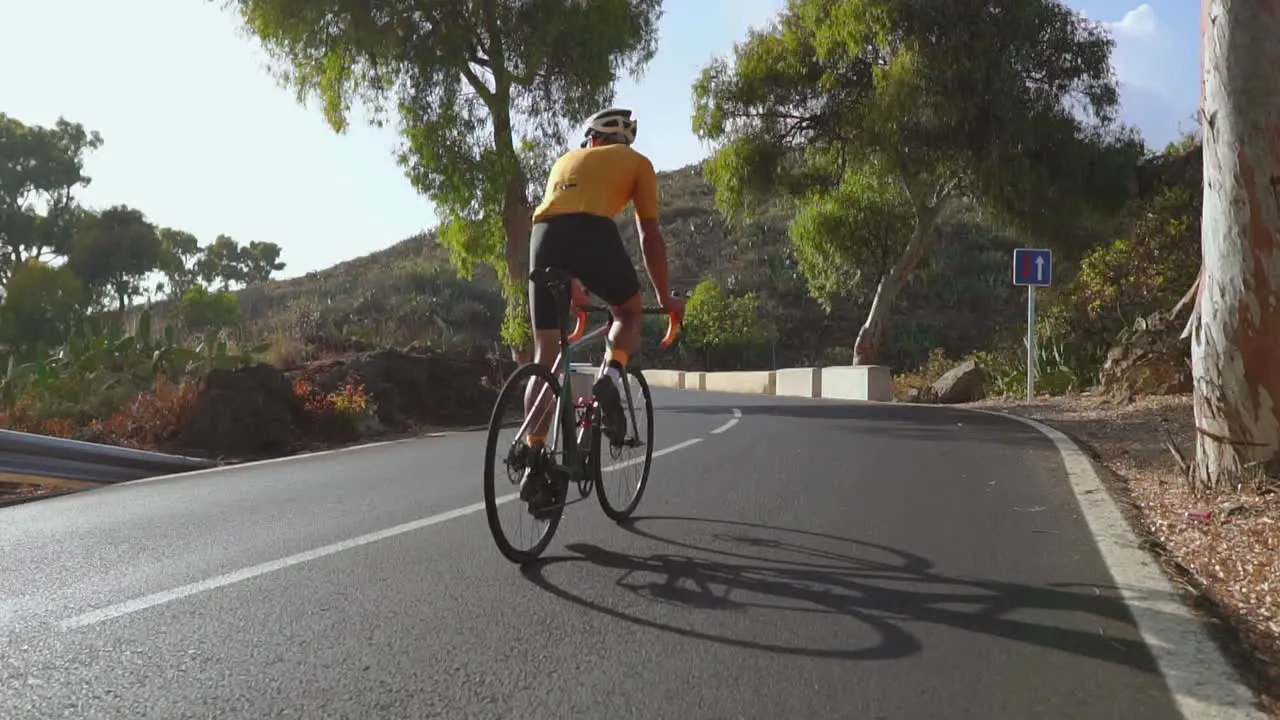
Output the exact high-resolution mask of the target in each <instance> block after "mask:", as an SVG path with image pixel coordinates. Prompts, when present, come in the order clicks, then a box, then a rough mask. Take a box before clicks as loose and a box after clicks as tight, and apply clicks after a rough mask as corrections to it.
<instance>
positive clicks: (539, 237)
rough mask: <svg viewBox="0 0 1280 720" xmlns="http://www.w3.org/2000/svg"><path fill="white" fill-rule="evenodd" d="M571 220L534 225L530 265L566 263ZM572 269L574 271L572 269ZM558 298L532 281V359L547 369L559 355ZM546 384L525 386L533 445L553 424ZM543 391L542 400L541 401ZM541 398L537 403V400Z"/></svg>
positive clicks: (529, 436)
mask: <svg viewBox="0 0 1280 720" xmlns="http://www.w3.org/2000/svg"><path fill="white" fill-rule="evenodd" d="M572 229H573V228H572V223H571V222H568V221H567V220H566V218H563V217H560V218H552V219H550V220H547V221H545V222H540V223H537V224H535V225H534V226H533V231H532V232H531V233H530V235H529V269H530V270H533V269H535V268H540V267H555V268H562V269H565V270H568V268H567V267H565V264H566V262H565V261H566V258H567V256H569V254H570V253H571V252H572V250H573V243H572V242H569V240H570V239H571V237H572V232H571V231H572ZM570 272H572V271H570ZM557 312H558V311H557V308H556V298H555V296H554V295H552V293H551V291H550V290H548V289H547V288H545V287H541V286H538V285H535V284H534V283H533V282H532V281H530V282H529V320H530V323H531V324H532V327H533V360H534V362H536V363H538V364H539V365H542V366H543V367H545V368H547V369H548V370H550V369H551V367H552V366H553V365H555V362H556V360H557V359H559V357H560V331H559V329H558V328H559V322H560V318H559V317H557ZM544 387H545V386H544V385H542V384H541V383H537V382H531V383H529V387H527V388H525V397H524V410H525V417H530V416H531V413H535V411H536V414H534V415H532V417H533V421H532V422H531V423H530V424H529V429H528V434H527V435H526V436H525V442H526V443H528V444H529V445H530V446H531V447H532V446H535V445H541V444H542V442H543V440H544V439H545V438H546V436H547V432H548V430H549V429H550V427H551V419H552V418H551V416H552V411H553V409H554V408H555V400H556V399H555V398H554V397H552V396H551V393H549V392H543V388H544ZM539 395H541V402H538V400H539ZM535 402H538V407H537V408H535V407H534V403H535Z"/></svg>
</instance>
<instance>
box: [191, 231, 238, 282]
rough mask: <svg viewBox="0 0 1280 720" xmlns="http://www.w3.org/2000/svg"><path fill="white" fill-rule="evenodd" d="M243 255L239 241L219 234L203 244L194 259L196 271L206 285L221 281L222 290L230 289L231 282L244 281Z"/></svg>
mask: <svg viewBox="0 0 1280 720" xmlns="http://www.w3.org/2000/svg"><path fill="white" fill-rule="evenodd" d="M243 255H244V248H241V247H240V243H238V242H236V241H235V239H234V238H231V237H229V236H227V235H219V236H218V237H216V238H214V239H213V242H211V243H209V244H208V245H206V246H205V248H204V252H203V253H201V255H200V259H199V260H198V261H196V273H197V274H199V276H200V279H201V280H203V281H204V283H205V284H206V285H212V284H213V283H214V282H217V281H221V287H222V289H223V290H227V289H230V287H231V285H232V283H238V282H244V281H245V278H246V276H245V266H244V258H243Z"/></svg>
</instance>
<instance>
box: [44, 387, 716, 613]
mask: <svg viewBox="0 0 1280 720" xmlns="http://www.w3.org/2000/svg"><path fill="white" fill-rule="evenodd" d="M734 414H735V415H737V416H739V417H740V416H741V412H740V411H739V410H737V409H736V408H735V409H734ZM732 422H734V423H736V422H737V420H736V419H735V420H733V421H732ZM731 426H732V425H730V427H731ZM724 429H728V428H724ZM721 432H723V429H722V430H721ZM702 440H703V438H691V439H689V440H685V441H683V442H678V443H676V444H675V445H671V446H669V447H665V448H662V449H661V450H655V451H654V452H653V457H655V458H657V457H662V456H663V455H669V454H671V453H673V452H678V451H680V450H684V449H685V448H689V447H693V446H694V445H697V444H698V443H700V442H702ZM642 462H644V458H643V457H639V458H633V459H631V460H626V461H623V462H620V463H614V464H613V465H609V466H608V467H605V468H602V471H603V472H612V471H614V470H620V469H622V468H624V467H627V466H629V465H635V464H637V463H642ZM516 497H517V493H511V494H509V495H503V496H502V497H500V498H498V499H497V504H499V505H502V504H504V503H508V502H510V501H512V500H514V499H515V498H516ZM481 510H484V502H483V501H481V502H478V503H472V504H471V505H467V506H465V507H460V508H457V509H456V510H449V511H448V512H443V513H439V514H437V515H432V516H430V517H425V518H422V519H420V520H414V521H412V522H407V523H403V524H400V525H396V526H394V527H389V528H386V529H384V530H378V531H376V532H371V533H367V534H365V535H359V536H357V537H353V538H349V539H347V540H342V541H340V542H336V543H332V544H330V545H323V546H321V547H318V548H313V549H311V550H307V551H304V552H300V553H298V554H296V555H290V556H288V557H283V558H279V559H277V560H270V561H268V562H264V563H260V564H258V565H254V566H252V567H247V568H244V569H242V570H235V571H233V572H229V573H225V574H222V575H217V576H214V577H211V578H207V579H204V580H199V581H197V582H193V583H189V584H187V585H180V586H178V587H176V588H172V589H170V590H163V591H161V592H157V593H152V594H150V595H143V596H142V597H137V598H134V599H132V600H126V601H124V602H121V603H116V604H115V605H108V606H106V607H103V608H99V609H97V610H91V611H89V612H87V613H84V614H82V615H77V616H75V617H73V618H69V619H67V620H63V621H61V622H59V623H58V629H60V630H62V631H64V632H65V631H68V630H74V629H76V628H82V627H87V626H89V625H96V624H98V623H100V622H104V621H106V620H111V619H112V618H117V617H120V616H122V615H129V614H131V613H135V612H138V611H140V610H146V609H148V608H152V607H155V606H157V605H163V604H165V603H169V602H173V601H174V600H180V599H182V598H185V597H190V596H192V595H198V594H200V593H203V592H208V591H210V590H215V589H217V588H220V587H226V586H227V585H232V584H235V583H239V582H244V581H245V580H250V579H252V578H255V577H259V576H261V575H266V574H267V573H273V572H276V571H277V570H283V569H284V568H287V567H290V566H293V565H298V564H301V563H304V562H309V561H311V560H318V559H320V558H322V557H326V556H329V555H333V554H335V553H340V552H342V551H344V550H351V549H353V548H357V547H360V546H362V545H369V544H370V543H375V542H378V541H380V540H386V539H388V538H393V537H396V536H397V535H404V534H405V533H411V532H414V531H415V530H421V529H422V528H426V527H430V526H432V525H438V524H440V523H442V522H445V521H446V520H453V519H454V518H459V517H462V516H463V515H470V514H471V513H474V512H479V511H481Z"/></svg>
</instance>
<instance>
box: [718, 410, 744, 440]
mask: <svg viewBox="0 0 1280 720" xmlns="http://www.w3.org/2000/svg"><path fill="white" fill-rule="evenodd" d="M741 419H742V411H741V410H739V409H738V408H734V409H733V419H732V420H730V421H729V422H727V423H725V424H723V425H721V426H720V427H718V428H716V429H715V430H712V431H711V434H712V435H719V434H720V433H722V432H724V431H725V430H728V429H729V428H731V427H733V426H734V425H737V424H738V421H739V420H741Z"/></svg>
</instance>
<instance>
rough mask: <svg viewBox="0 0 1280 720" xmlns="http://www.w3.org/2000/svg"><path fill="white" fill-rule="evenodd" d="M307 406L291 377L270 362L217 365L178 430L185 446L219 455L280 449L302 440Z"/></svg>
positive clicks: (257, 453) (251, 454) (267, 452)
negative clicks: (226, 367)
mask: <svg viewBox="0 0 1280 720" xmlns="http://www.w3.org/2000/svg"><path fill="white" fill-rule="evenodd" d="M303 412H304V411H303V406H302V401H301V400H300V399H299V398H298V397H297V396H295V395H294V393H293V387H292V385H291V384H290V383H289V379H288V378H287V377H285V374H284V373H283V372H281V371H280V370H278V369H277V368H275V367H272V366H271V365H266V364H259V365H252V366H249V367H244V368H240V369H237V370H212V371H210V372H209V374H207V375H206V376H205V377H204V379H203V380H202V381H201V383H200V388H199V390H198V391H197V393H196V396H195V400H194V401H193V403H192V406H191V409H190V410H189V411H188V412H187V413H186V416H185V418H184V419H183V422H182V425H181V426H180V427H179V429H178V433H177V435H178V438H179V441H180V442H181V443H182V444H183V446H185V447H189V448H191V449H192V450H195V451H200V452H203V453H208V454H210V455H215V456H218V455H230V456H234V457H254V456H263V455H279V454H282V453H285V452H287V451H288V450H289V449H290V448H291V447H292V446H293V444H294V443H295V442H296V441H297V440H298V426H299V424H300V421H301V420H302V419H303Z"/></svg>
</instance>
